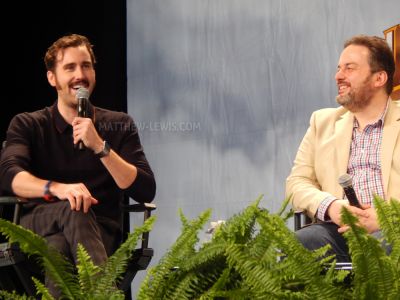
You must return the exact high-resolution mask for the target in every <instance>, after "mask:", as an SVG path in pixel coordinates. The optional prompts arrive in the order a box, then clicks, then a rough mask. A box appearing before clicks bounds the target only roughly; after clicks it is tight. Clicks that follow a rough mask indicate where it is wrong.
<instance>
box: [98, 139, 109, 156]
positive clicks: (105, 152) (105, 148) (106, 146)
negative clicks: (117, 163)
mask: <svg viewBox="0 0 400 300" xmlns="http://www.w3.org/2000/svg"><path fill="white" fill-rule="evenodd" d="M110 150H111V148H110V145H109V144H108V143H107V141H104V142H103V149H102V150H101V151H100V152H99V153H96V154H95V155H96V157H98V158H102V157H104V156H107V155H108V154H110Z"/></svg>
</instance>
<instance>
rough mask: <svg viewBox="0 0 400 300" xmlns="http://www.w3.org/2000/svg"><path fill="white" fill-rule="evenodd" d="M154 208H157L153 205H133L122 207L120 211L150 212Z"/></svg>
mask: <svg viewBox="0 0 400 300" xmlns="http://www.w3.org/2000/svg"><path fill="white" fill-rule="evenodd" d="M156 208H157V206H156V205H155V204H153V203H135V204H127V205H123V206H122V210H123V211H126V212H145V211H149V212H150V211H153V210H155V209H156Z"/></svg>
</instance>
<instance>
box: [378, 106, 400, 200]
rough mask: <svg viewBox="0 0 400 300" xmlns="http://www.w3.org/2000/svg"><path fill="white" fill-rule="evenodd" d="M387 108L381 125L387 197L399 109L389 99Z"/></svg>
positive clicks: (384, 181)
mask: <svg viewBox="0 0 400 300" xmlns="http://www.w3.org/2000/svg"><path fill="white" fill-rule="evenodd" d="M389 101H390V102H389V107H388V110H387V112H386V116H385V122H384V125H383V137H382V148H381V166H382V169H381V170H382V180H383V186H384V189H385V196H387V192H388V185H389V174H390V170H391V166H392V160H393V159H392V157H393V151H394V147H395V145H396V141H397V137H398V135H399V132H400V108H399V107H398V106H396V104H395V103H394V102H393V101H392V100H391V99H389Z"/></svg>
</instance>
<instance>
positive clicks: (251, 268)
mask: <svg viewBox="0 0 400 300" xmlns="http://www.w3.org/2000/svg"><path fill="white" fill-rule="evenodd" d="M260 201H261V197H260V198H259V199H257V200H256V201H255V202H254V203H253V204H252V205H250V206H248V207H247V208H246V209H244V210H243V211H242V212H240V213H238V214H237V215H235V216H233V217H232V218H230V219H229V220H227V221H226V222H225V223H224V224H221V225H220V226H219V227H218V228H217V229H216V230H215V232H214V234H213V236H212V239H211V240H210V241H209V242H205V243H203V244H200V245H199V238H198V234H199V231H200V230H202V228H203V226H204V224H206V222H207V221H208V219H209V218H210V215H211V211H210V210H207V211H205V212H203V213H202V214H200V215H199V217H198V218H196V219H194V220H188V219H186V218H185V216H184V215H183V213H182V212H181V220H182V233H181V235H180V236H179V237H178V239H177V240H176V242H175V243H174V244H173V245H172V246H171V247H170V249H169V250H168V251H167V253H166V254H165V255H164V256H163V258H162V259H161V260H160V261H159V263H158V264H157V265H155V266H154V267H152V268H150V270H149V271H148V273H147V276H146V278H145V279H144V281H143V282H142V284H141V286H140V289H139V292H138V295H137V299H138V300H144V299H145V300H147V299H149V300H150V299H151V300H158V299H324V300H325V299H399V298H400V290H399V283H400V280H399V279H400V278H399V276H400V275H399V274H400V227H399V226H398V225H399V224H400V204H399V202H397V201H391V202H385V201H383V200H382V199H380V198H378V197H376V198H375V199H374V205H375V207H376V209H377V214H378V218H379V222H380V225H381V228H382V232H383V234H384V237H385V238H386V240H387V241H388V242H389V243H390V244H391V245H392V249H393V250H392V252H391V253H390V254H387V253H386V252H385V251H384V249H383V248H382V246H381V241H378V240H376V239H375V238H374V237H372V236H371V235H369V234H367V233H366V231H365V230H364V229H362V228H360V227H358V226H357V225H356V222H357V220H356V219H355V218H354V217H353V216H352V215H351V214H350V213H349V212H348V211H346V210H344V211H343V212H342V216H343V219H344V221H345V222H346V223H347V224H349V226H350V228H351V230H349V231H348V232H346V233H345V238H346V239H347V241H348V244H349V248H350V253H351V256H352V262H353V270H352V271H346V270H335V268H334V266H335V265H334V263H333V262H334V260H333V257H326V255H325V254H326V251H327V250H328V247H324V248H321V249H319V250H317V251H308V250H306V249H305V248H304V247H303V246H302V245H301V244H300V243H299V242H298V241H297V239H296V237H295V235H294V233H293V231H291V230H290V229H288V227H287V225H286V221H287V220H288V219H289V218H290V217H291V216H292V215H293V214H292V212H288V213H286V212H285V207H286V205H287V202H288V201H286V202H285V205H284V206H283V208H282V209H281V210H280V212H278V213H276V214H271V213H269V212H268V211H267V210H266V209H262V208H260V207H259V203H260ZM153 221H154V220H153V219H151V220H149V221H148V222H146V223H145V225H144V226H143V227H141V228H138V229H136V231H135V232H134V233H133V234H132V235H131V237H130V238H129V239H128V240H127V242H126V243H125V244H126V245H125V244H124V245H123V246H121V248H120V249H119V250H118V251H117V252H116V253H115V254H114V255H113V257H111V258H110V260H109V261H108V262H107V264H106V265H105V266H103V267H102V268H98V267H96V266H94V265H93V264H92V263H91V261H90V259H89V258H88V255H87V253H86V252H85V250H84V249H83V248H82V247H80V248H79V254H78V257H79V261H80V264H79V266H78V273H77V275H76V276H75V275H74V273H73V272H71V266H70V265H68V264H67V263H66V262H65V261H63V258H62V257H59V256H57V253H53V250H51V249H48V248H47V246H46V244H45V242H44V240H42V239H41V238H38V237H37V236H35V235H33V234H32V233H28V232H26V231H25V230H24V229H23V228H20V227H16V226H15V225H13V224H10V223H7V222H5V221H2V220H0V231H2V232H4V233H5V234H6V235H7V236H9V237H10V238H11V239H12V240H13V241H18V242H19V243H20V245H21V247H22V249H23V250H24V251H26V252H27V253H30V254H36V255H39V256H40V257H42V258H41V261H42V263H43V265H44V267H45V268H46V270H47V271H48V272H49V273H50V274H53V275H52V278H53V280H55V281H56V282H58V284H59V286H60V288H61V289H62V292H63V297H64V298H67V299H123V294H122V293H121V292H120V291H118V290H117V289H116V287H115V282H116V280H117V279H118V276H119V274H122V270H123V269H124V264H125V262H126V259H127V257H129V253H130V252H131V250H132V249H133V248H134V247H135V245H136V241H137V239H138V237H139V235H140V234H141V232H143V231H146V230H149V229H150V227H151V224H152V223H153ZM128 244H129V245H130V246H128ZM28 245H29V248H28V247H27V246H28ZM132 245H133V246H132ZM93 278H95V279H93ZM36 286H37V288H38V292H39V293H41V294H42V295H43V299H52V298H51V296H50V295H49V294H48V292H47V291H46V289H45V287H44V286H43V284H42V283H40V282H36ZM1 296H3V298H6V299H7V297H9V298H8V299H10V298H11V299H28V298H27V297H24V296H20V298H16V297H17V296H16V295H15V294H10V293H6V292H4V291H0V298H1Z"/></svg>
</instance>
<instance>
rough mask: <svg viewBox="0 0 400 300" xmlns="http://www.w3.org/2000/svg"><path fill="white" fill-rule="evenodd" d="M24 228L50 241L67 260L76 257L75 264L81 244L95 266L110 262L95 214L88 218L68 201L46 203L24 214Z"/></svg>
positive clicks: (89, 214) (90, 212) (88, 214)
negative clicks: (73, 208)
mask: <svg viewBox="0 0 400 300" xmlns="http://www.w3.org/2000/svg"><path fill="white" fill-rule="evenodd" d="M21 225H22V226H23V227H25V228H28V229H31V230H32V231H33V232H35V233H37V234H38V235H41V236H43V237H44V238H46V239H47V240H48V241H49V244H51V245H52V246H53V247H55V248H56V249H58V250H59V251H60V252H62V253H63V254H64V255H65V256H66V257H72V258H73V260H74V262H75V263H76V249H77V246H78V243H80V244H82V245H83V246H84V247H85V249H86V251H87V252H88V253H89V255H90V256H91V258H92V260H93V262H94V263H95V264H97V265H100V264H102V263H104V262H105V261H106V259H107V254H106V251H105V249H104V246H103V241H102V239H101V234H100V229H99V227H98V226H97V223H96V216H95V215H94V213H93V211H92V210H89V212H88V213H86V214H85V213H83V211H73V210H71V208H70V204H69V202H68V201H58V202H53V203H44V204H40V205H38V206H36V207H35V208H33V209H32V210H31V211H30V212H28V213H27V214H24V215H23V216H22V217H21ZM60 233H63V236H64V238H65V240H64V239H62V238H60V236H59V234H60ZM54 235H56V236H55V237H54V238H52V236H54ZM66 248H69V249H66ZM66 251H67V253H66Z"/></svg>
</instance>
